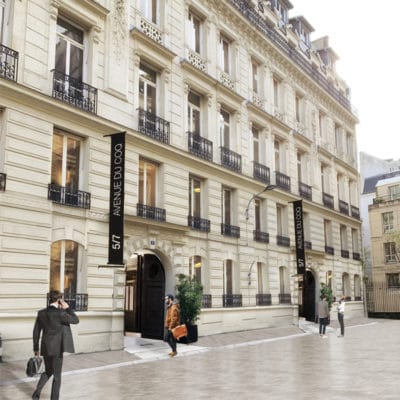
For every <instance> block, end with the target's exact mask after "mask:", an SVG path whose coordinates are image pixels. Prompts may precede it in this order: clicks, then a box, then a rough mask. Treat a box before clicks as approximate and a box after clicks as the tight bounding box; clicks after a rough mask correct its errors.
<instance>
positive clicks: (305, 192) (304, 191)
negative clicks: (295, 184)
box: [299, 182, 312, 201]
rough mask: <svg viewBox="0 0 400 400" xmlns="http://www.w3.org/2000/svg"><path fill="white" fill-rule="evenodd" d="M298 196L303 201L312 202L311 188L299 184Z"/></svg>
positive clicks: (301, 183)
mask: <svg viewBox="0 0 400 400" xmlns="http://www.w3.org/2000/svg"><path fill="white" fill-rule="evenodd" d="M299 194H300V196H301V197H303V199H307V200H310V201H312V187H311V186H309V185H306V184H305V183H303V182H299Z"/></svg>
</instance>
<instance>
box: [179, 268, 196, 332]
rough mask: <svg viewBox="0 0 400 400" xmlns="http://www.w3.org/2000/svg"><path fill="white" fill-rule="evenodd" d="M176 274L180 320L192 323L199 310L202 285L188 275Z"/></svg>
mask: <svg viewBox="0 0 400 400" xmlns="http://www.w3.org/2000/svg"><path fill="white" fill-rule="evenodd" d="M177 276H178V283H177V285H176V297H177V299H178V300H179V307H180V311H181V322H183V323H186V324H188V325H194V324H195V322H196V321H197V320H198V319H199V315H200V311H201V304H202V294H203V285H202V284H201V283H199V282H197V281H196V279H194V278H191V277H190V276H186V275H184V274H179V275H177Z"/></svg>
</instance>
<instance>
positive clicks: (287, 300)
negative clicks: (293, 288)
mask: <svg viewBox="0 0 400 400" xmlns="http://www.w3.org/2000/svg"><path fill="white" fill-rule="evenodd" d="M291 303H292V296H291V295H290V293H279V304H291Z"/></svg>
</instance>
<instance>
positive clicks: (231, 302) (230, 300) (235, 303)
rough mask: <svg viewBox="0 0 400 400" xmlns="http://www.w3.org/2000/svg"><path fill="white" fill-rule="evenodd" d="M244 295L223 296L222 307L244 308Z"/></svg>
mask: <svg viewBox="0 0 400 400" xmlns="http://www.w3.org/2000/svg"><path fill="white" fill-rule="evenodd" d="M242 304H243V303H242V295H241V294H224V295H222V306H223V307H242Z"/></svg>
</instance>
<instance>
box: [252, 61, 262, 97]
mask: <svg viewBox="0 0 400 400" xmlns="http://www.w3.org/2000/svg"><path fill="white" fill-rule="evenodd" d="M259 68H260V66H259V64H258V63H257V61H255V60H253V59H252V60H251V74H252V83H253V92H254V93H256V94H259V90H260V82H259V81H260V77H259Z"/></svg>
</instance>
